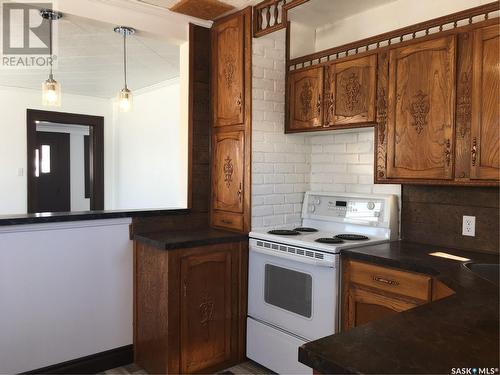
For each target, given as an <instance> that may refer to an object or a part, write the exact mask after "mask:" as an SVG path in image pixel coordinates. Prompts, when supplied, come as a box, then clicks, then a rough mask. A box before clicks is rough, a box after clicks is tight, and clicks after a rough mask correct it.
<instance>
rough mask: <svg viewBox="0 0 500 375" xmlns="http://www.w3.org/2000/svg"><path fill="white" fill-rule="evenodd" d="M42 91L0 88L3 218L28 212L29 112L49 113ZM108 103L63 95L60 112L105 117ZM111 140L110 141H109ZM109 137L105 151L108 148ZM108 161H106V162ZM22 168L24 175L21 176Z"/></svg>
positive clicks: (95, 99)
mask: <svg viewBox="0 0 500 375" xmlns="http://www.w3.org/2000/svg"><path fill="white" fill-rule="evenodd" d="M41 102H42V100H41V92H40V91H38V90H25V89H18V88H12V87H1V86H0V113H1V114H2V121H0V134H1V135H2V136H1V137H0V215H9V214H24V213H26V211H27V179H26V165H27V159H26V148H27V146H26V109H27V108H30V109H40V110H47V108H46V107H43V106H42V104H41ZM110 109H111V107H110V106H109V100H107V99H100V98H93V97H89V96H81V95H72V94H68V93H66V94H64V96H63V100H62V106H61V107H60V108H57V111H58V112H70V113H79V114H87V115H95V116H104V117H105V128H106V123H107V119H109V117H110V115H111V111H110ZM108 139H109V138H108ZM107 146H108V145H107V144H106V137H105V145H104V149H105V150H106V149H107ZM107 162H109V160H106V159H105V163H107ZM19 169H22V176H19V175H18V174H19V173H18V172H19Z"/></svg>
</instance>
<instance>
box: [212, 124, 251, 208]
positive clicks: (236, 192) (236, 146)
mask: <svg viewBox="0 0 500 375" xmlns="http://www.w3.org/2000/svg"><path fill="white" fill-rule="evenodd" d="M213 145H214V146H213V147H214V150H213V163H212V164H213V166H212V168H213V173H212V178H213V179H214V181H213V184H212V185H213V187H212V194H213V196H212V200H213V201H212V205H213V208H214V209H215V210H222V211H227V212H234V213H243V194H244V191H243V187H244V181H243V178H244V177H243V176H244V168H245V160H244V159H245V153H244V149H245V138H244V132H243V131H237V132H227V133H226V132H224V133H217V134H215V135H214V141H213Z"/></svg>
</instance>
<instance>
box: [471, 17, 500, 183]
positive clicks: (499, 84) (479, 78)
mask: <svg viewBox="0 0 500 375" xmlns="http://www.w3.org/2000/svg"><path fill="white" fill-rule="evenodd" d="M473 43H474V44H473V74H472V77H473V78H472V123H471V158H470V163H471V175H470V178H471V179H472V180H474V179H476V180H497V181H498V180H499V172H500V171H499V168H500V164H499V158H500V155H499V143H500V139H499V131H500V126H499V122H500V111H499V107H500V96H499V90H500V50H499V44H500V31H499V28H498V25H494V26H489V27H485V28H482V29H478V30H476V31H475V32H474V42H473Z"/></svg>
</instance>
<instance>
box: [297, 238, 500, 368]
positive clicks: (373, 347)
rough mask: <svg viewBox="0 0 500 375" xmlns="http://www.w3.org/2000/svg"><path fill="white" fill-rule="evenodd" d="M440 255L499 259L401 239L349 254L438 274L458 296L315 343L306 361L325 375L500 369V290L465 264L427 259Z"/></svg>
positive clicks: (302, 352)
mask: <svg viewBox="0 0 500 375" xmlns="http://www.w3.org/2000/svg"><path fill="white" fill-rule="evenodd" d="M437 251H440V252H446V253H450V254H454V255H458V256H462V257H465V258H469V259H471V261H472V262H476V263H498V257H497V256H493V255H483V254H478V253H473V252H464V251H458V250H449V249H443V248H440V247H435V246H431V245H421V244H415V243H408V242H402V241H396V242H391V243H387V244H381V245H374V246H367V247H362V248H358V249H349V250H344V251H343V252H342V255H343V256H344V257H348V258H351V259H355V260H360V261H366V262H370V263H375V264H380V265H384V266H388V267H396V268H401V269H405V270H409V271H415V272H421V273H426V274H430V275H433V276H434V277H435V278H437V279H438V280H440V281H442V282H443V283H444V284H446V285H447V286H448V287H450V288H451V289H453V290H454V291H455V292H456V294H455V295H453V296H450V297H448V298H445V299H442V300H439V301H435V302H432V303H429V304H427V305H423V306H419V307H417V308H414V309H411V310H408V311H405V312H402V313H400V314H397V315H394V316H391V317H389V318H386V319H381V320H378V321H374V322H371V323H368V324H366V325H363V326H359V327H356V328H354V329H351V330H349V331H347V332H345V333H342V332H341V333H338V334H335V335H331V336H328V337H325V338H322V339H319V340H316V341H312V342H309V343H307V344H305V345H303V346H302V347H301V348H300V349H299V361H300V362H302V363H304V364H305V365H307V366H309V367H311V368H314V369H315V370H317V371H319V372H322V373H325V374H328V373H363V374H374V373H378V374H380V373H387V374H389V373H392V374H394V373H398V374H409V373H412V374H421V373H427V374H429V373H433V374H441V373H443V374H444V373H446V374H450V373H451V372H452V368H457V367H459V368H468V367H470V368H483V367H487V368H494V369H498V367H499V342H498V339H499V314H498V310H499V289H498V287H497V286H496V285H494V284H493V283H490V282H488V281H486V280H484V279H482V278H480V277H479V276H477V275H475V274H473V273H472V272H471V271H469V270H468V269H467V268H465V266H464V265H463V262H460V261H453V260H448V259H443V258H438V257H433V256H430V255H428V254H429V253H432V252H437ZM496 373H498V370H497V372H496Z"/></svg>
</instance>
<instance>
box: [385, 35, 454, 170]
mask: <svg viewBox="0 0 500 375" xmlns="http://www.w3.org/2000/svg"><path fill="white" fill-rule="evenodd" d="M455 44H456V41H455V36H449V37H442V38H438V39H432V40H428V41H424V42H420V43H415V44H412V45H408V46H405V47H400V48H395V49H393V50H391V51H390V53H389V89H388V118H387V126H388V134H387V136H388V139H387V141H388V142H387V176H388V177H389V178H402V179H442V180H446V179H452V178H453V162H454V160H453V150H454V138H455V137H454V132H455V129H454V126H455V124H454V114H455V80H456V79H455Z"/></svg>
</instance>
